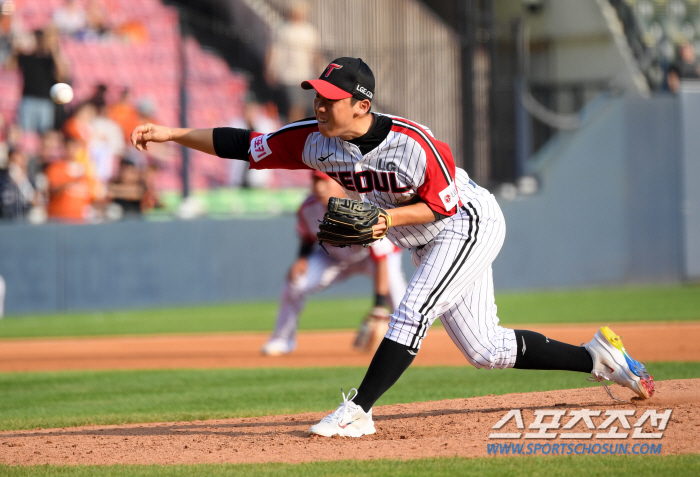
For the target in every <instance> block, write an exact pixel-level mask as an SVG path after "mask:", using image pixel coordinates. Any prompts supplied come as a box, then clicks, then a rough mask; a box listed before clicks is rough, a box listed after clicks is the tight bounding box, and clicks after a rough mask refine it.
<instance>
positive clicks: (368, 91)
mask: <svg viewBox="0 0 700 477" xmlns="http://www.w3.org/2000/svg"><path fill="white" fill-rule="evenodd" d="M355 89H356V90H357V91H359V92H360V93H362V94H364V95H365V96H367V97H368V98H369V99H372V96H373V95H372V92H371V91H370V90H368V89H367V88H365V87H364V86H360V85H359V84H358V85H357V86H356V87H355Z"/></svg>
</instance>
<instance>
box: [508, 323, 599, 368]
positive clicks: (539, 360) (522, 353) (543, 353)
mask: <svg viewBox="0 0 700 477" xmlns="http://www.w3.org/2000/svg"><path fill="white" fill-rule="evenodd" d="M513 331H515V338H516V340H517V341H518V355H517V357H516V358H515V366H513V367H514V368H518V369H557V370H563V371H580V372H582V373H590V372H591V371H592V370H593V358H591V355H590V353H589V352H588V351H586V348H584V347H583V346H574V345H570V344H566V343H562V342H561V341H556V340H553V339H549V338H547V337H546V336H544V335H542V334H540V333H535V332H534V331H527V330H513Z"/></svg>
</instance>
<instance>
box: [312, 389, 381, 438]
mask: <svg viewBox="0 0 700 477" xmlns="http://www.w3.org/2000/svg"><path fill="white" fill-rule="evenodd" d="M341 391H342V390H341ZM353 391H355V394H352V392H353ZM342 394H343V402H342V403H341V404H340V406H338V409H336V411H335V412H334V413H332V414H329V415H328V416H326V417H324V418H323V419H321V422H319V423H318V424H316V425H313V426H311V429H309V434H316V435H319V436H324V437H331V436H343V437H362V436H366V435H368V434H374V433H376V432H377V430H376V429H375V428H374V421H373V420H372V410H371V409H370V410H369V412H365V411H363V410H362V408H361V407H360V406H358V405H357V404H355V403H354V402H352V400H353V399H355V397H356V396H357V389H355V388H352V389H351V390H350V392H349V393H348V395H347V396H345V393H342ZM351 396H352V397H351Z"/></svg>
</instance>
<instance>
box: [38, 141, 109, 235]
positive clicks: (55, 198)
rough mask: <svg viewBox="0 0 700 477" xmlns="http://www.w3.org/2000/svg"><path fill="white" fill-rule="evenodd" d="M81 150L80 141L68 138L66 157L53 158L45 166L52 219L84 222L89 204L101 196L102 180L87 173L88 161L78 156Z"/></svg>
mask: <svg viewBox="0 0 700 477" xmlns="http://www.w3.org/2000/svg"><path fill="white" fill-rule="evenodd" d="M81 153H83V154H84V149H83V148H81V147H80V144H79V143H77V142H76V141H71V140H69V141H67V153H66V159H61V160H58V161H55V162H53V163H51V164H50V165H49V166H48V167H47V169H46V177H47V179H48V181H49V206H48V215H49V218H51V219H57V220H65V221H71V222H84V221H85V220H86V219H87V218H89V216H90V204H92V203H93V202H94V201H95V200H96V199H99V198H101V196H104V190H103V189H102V186H101V184H99V183H98V182H96V181H95V180H94V178H93V177H91V175H90V173H89V172H90V171H89V164H88V161H86V160H85V158H81V157H79V156H81ZM81 159H82V160H81Z"/></svg>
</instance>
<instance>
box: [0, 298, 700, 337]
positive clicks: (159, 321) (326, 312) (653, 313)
mask: <svg viewBox="0 0 700 477" xmlns="http://www.w3.org/2000/svg"><path fill="white" fill-rule="evenodd" d="M496 303H497V304H498V314H499V316H500V317H501V322H502V323H503V324H505V325H514V324H523V323H527V324H531V323H600V324H607V323H613V322H624V321H674V320H678V321H690V320H700V287H698V286H677V287H655V288H611V289H595V290H578V291H558V292H537V293H501V294H498V296H497V297H496ZM369 307H370V300H369V298H368V297H362V298H343V299H316V300H311V301H309V303H308V305H307V307H306V309H305V310H304V313H303V315H302V318H301V324H300V329H302V330H321V329H354V328H355V327H357V325H358V323H359V322H360V320H361V318H362V316H363V315H364V314H365V313H366V312H367V310H368V309H369ZM276 312H277V303H276V302H274V301H270V302H260V303H237V304H228V305H210V306H200V307H177V308H160V309H148V310H123V311H111V312H94V313H65V314H55V315H39V316H16V317H8V318H6V319H4V320H0V338H20V337H40V336H41V337H48V336H98V335H134V334H164V333H212V332H234V331H270V330H271V329H272V327H273V324H274V320H275V313H276ZM436 324H437V323H436Z"/></svg>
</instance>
